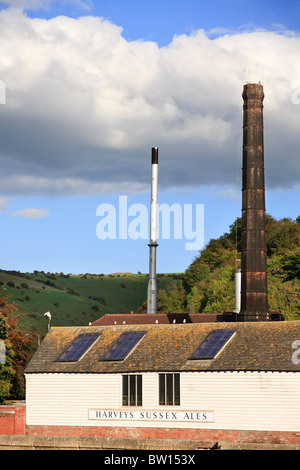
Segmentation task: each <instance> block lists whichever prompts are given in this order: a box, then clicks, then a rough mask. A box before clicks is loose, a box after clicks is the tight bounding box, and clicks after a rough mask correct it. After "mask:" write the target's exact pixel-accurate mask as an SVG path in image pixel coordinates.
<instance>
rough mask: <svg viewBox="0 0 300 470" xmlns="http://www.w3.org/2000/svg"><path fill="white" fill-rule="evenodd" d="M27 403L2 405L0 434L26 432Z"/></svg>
mask: <svg viewBox="0 0 300 470" xmlns="http://www.w3.org/2000/svg"><path fill="white" fill-rule="evenodd" d="M25 414H26V407H25V403H23V402H20V403H14V404H13V405H0V435H22V434H25Z"/></svg>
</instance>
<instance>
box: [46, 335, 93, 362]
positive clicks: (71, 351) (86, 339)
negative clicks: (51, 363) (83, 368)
mask: <svg viewBox="0 0 300 470" xmlns="http://www.w3.org/2000/svg"><path fill="white" fill-rule="evenodd" d="M99 336H100V333H83V334H80V335H78V336H77V337H76V338H75V339H74V340H73V341H72V343H71V344H70V345H69V346H68V347H67V349H66V350H65V351H64V352H63V353H62V354H60V355H59V356H58V358H57V359H56V360H55V362H76V361H78V360H79V359H80V358H81V357H82V356H83V355H84V354H85V353H86V352H87V351H88V349H89V348H90V347H91V346H92V345H93V344H94V342H95V341H96V340H97V339H98V338H99Z"/></svg>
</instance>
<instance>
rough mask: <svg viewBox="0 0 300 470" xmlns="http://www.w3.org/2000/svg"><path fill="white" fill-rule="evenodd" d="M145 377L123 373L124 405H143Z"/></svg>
mask: <svg viewBox="0 0 300 470" xmlns="http://www.w3.org/2000/svg"><path fill="white" fill-rule="evenodd" d="M142 389H143V377H142V376H141V375H123V401H122V403H123V406H142V404H143V398H142V395H143V390H142Z"/></svg>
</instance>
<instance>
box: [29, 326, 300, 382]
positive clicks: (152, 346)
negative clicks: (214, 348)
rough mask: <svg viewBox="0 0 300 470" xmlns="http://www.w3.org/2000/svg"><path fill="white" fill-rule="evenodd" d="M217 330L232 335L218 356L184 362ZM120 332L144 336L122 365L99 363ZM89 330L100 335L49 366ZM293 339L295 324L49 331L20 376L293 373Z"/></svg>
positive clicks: (299, 334)
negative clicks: (78, 353)
mask: <svg viewBox="0 0 300 470" xmlns="http://www.w3.org/2000/svg"><path fill="white" fill-rule="evenodd" d="M219 328H221V329H228V328H229V329H234V330H235V332H236V334H235V335H234V337H233V338H232V340H231V341H230V342H229V343H228V344H227V345H226V346H225V348H224V349H223V350H222V351H221V353H220V354H219V355H218V356H217V357H216V358H215V359H213V360H201V361H200V360H196V361H195V360H189V359H188V358H189V356H190V355H191V354H192V353H193V352H194V351H195V349H196V348H197V347H198V346H199V344H200V343H201V342H202V341H203V340H204V339H205V338H206V336H207V335H208V333H209V332H210V331H211V330H214V329H219ZM124 331H145V332H146V334H145V335H144V337H143V338H142V340H141V341H140V342H139V343H138V344H137V346H136V347H135V348H134V349H133V350H132V352H131V353H130V354H129V355H128V356H127V357H126V358H125V359H124V360H123V361H117V362H102V361H99V359H100V358H101V356H102V355H103V354H104V352H105V351H107V349H108V348H109V347H110V346H111V345H112V344H113V342H114V341H115V340H116V339H117V338H118V337H119V336H120V335H121V333H122V332H124ZM89 332H99V333H101V336H100V338H99V339H98V340H97V341H96V342H95V343H94V345H93V346H92V347H91V349H90V350H89V351H88V352H87V353H86V354H85V355H84V356H83V357H82V358H81V359H80V360H79V361H77V362H55V360H56V359H57V357H58V356H59V354H61V353H62V352H63V351H64V350H65V349H66V348H67V347H68V345H69V344H70V343H71V342H72V341H73V339H74V338H76V337H77V336H78V335H79V334H81V333H89ZM295 340H300V321H290V322H288V321H287V322H253V323H244V322H241V323H238V322H236V323H186V324H162V325H160V324H155V325H114V326H86V327H52V328H51V329H50V332H49V333H48V334H47V336H46V337H45V339H44V341H43V342H42V344H41V346H40V347H39V348H38V350H37V351H36V353H35V354H34V356H33V358H32V359H31V361H30V363H29V365H28V366H27V368H26V370H25V373H28V374H29V373H51V372H61V373H116V372H118V373H119V372H129V373H130V372H143V371H145V372H147V371H149V372H150V371H151V372H152V371H199V370H204V371H246V370H262V371H266V370H269V371H293V372H299V371H300V364H296V363H295V362H297V361H292V355H293V353H294V352H295V350H294V349H293V348H292V343H293V342H294V341H295Z"/></svg>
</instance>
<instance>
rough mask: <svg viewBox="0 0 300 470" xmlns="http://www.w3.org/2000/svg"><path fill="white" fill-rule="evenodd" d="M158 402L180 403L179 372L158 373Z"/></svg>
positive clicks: (164, 403)
mask: <svg viewBox="0 0 300 470" xmlns="http://www.w3.org/2000/svg"><path fill="white" fill-rule="evenodd" d="M159 404H160V405H180V374H159Z"/></svg>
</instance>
